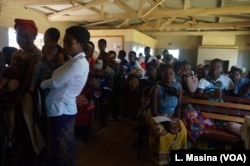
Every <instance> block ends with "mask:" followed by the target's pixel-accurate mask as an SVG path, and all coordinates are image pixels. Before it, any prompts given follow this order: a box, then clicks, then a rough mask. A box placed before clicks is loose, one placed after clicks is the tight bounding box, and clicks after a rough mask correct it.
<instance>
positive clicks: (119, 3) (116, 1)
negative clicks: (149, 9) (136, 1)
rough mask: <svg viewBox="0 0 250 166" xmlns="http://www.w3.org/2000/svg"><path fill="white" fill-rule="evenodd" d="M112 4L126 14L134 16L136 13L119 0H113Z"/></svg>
mask: <svg viewBox="0 0 250 166" xmlns="http://www.w3.org/2000/svg"><path fill="white" fill-rule="evenodd" d="M113 3H114V4H115V5H116V6H119V7H120V8H121V9H123V10H124V11H126V12H129V13H134V14H136V11H135V10H134V9H132V8H131V7H130V6H128V5H126V4H125V3H123V2H122V1H121V0H114V1H113Z"/></svg>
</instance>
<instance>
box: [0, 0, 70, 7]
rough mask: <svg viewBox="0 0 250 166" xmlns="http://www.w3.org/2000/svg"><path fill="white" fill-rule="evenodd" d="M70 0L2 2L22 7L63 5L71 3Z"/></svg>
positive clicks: (3, 5)
mask: <svg viewBox="0 0 250 166" xmlns="http://www.w3.org/2000/svg"><path fill="white" fill-rule="evenodd" d="M69 3H70V1H69V0H42V1H41V0H8V1H7V2H5V3H3V4H1V6H2V7H5V6H12V7H17V6H19V7H22V6H27V5H29V6H41V5H60V4H61V5H62V4H69Z"/></svg>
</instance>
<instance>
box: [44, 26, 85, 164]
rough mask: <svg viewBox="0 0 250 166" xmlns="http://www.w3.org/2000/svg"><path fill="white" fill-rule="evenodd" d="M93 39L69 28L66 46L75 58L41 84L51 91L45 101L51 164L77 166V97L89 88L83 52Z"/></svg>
mask: <svg viewBox="0 0 250 166" xmlns="http://www.w3.org/2000/svg"><path fill="white" fill-rule="evenodd" d="M89 39H90V34H89V32H88V30H87V29H85V28H83V27H80V26H72V27H70V28H68V29H66V32H65V36H64V39H63V47H64V49H65V51H66V53H67V54H68V55H69V56H70V57H71V59H70V60H68V61H66V62H65V63H64V64H63V65H62V66H60V67H59V68H57V69H56V70H55V71H54V72H53V74H52V76H51V78H50V79H47V80H45V81H43V82H42V83H41V88H42V89H46V88H49V89H50V92H49V94H48V96H47V98H46V101H45V102H46V108H47V117H48V125H49V126H48V129H49V132H48V133H49V134H48V136H49V137H48V154H49V156H48V157H49V160H48V162H49V163H48V165H57V166H61V165H72V166H76V150H75V138H74V123H75V118H76V113H77V107H76V96H78V95H79V94H80V92H81V90H82V89H83V87H84V86H85V83H86V81H87V77H88V73H89V64H88V61H87V59H86V57H85V56H86V55H85V53H84V52H83V48H84V47H85V46H86V45H87V44H88V42H89Z"/></svg>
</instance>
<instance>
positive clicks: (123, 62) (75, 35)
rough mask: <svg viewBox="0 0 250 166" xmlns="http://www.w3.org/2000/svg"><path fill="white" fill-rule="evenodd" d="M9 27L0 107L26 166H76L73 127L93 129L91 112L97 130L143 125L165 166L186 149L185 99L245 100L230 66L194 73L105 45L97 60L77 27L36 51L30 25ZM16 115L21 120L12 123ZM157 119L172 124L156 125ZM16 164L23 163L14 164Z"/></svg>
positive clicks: (244, 84) (246, 92)
mask: <svg viewBox="0 0 250 166" xmlns="http://www.w3.org/2000/svg"><path fill="white" fill-rule="evenodd" d="M14 28H15V30H16V39H17V43H18V44H19V47H20V48H19V49H16V48H12V47H5V48H3V49H2V53H3V55H4V57H5V58H4V60H5V62H4V63H2V60H1V63H0V65H1V69H3V70H1V73H0V76H1V79H0V93H1V103H4V104H1V107H3V108H4V110H5V111H6V113H7V137H8V142H9V145H10V146H12V148H17V149H18V151H19V152H20V153H22V152H24V151H21V150H20V149H22V147H21V145H23V144H24V143H23V142H22V141H24V140H25V145H26V146H27V147H29V148H30V149H29V150H30V151H31V152H32V153H33V155H34V156H36V157H37V158H36V159H37V160H35V161H30V163H27V164H28V165H30V164H34V163H32V162H37V161H38V160H39V159H41V158H42V161H43V162H44V164H47V165H76V162H77V161H76V150H75V126H81V125H82V126H84V125H89V127H93V126H90V125H92V124H91V120H90V119H91V116H90V115H89V114H91V111H89V112H88V115H87V114H84V113H83V111H86V110H93V109H95V110H96V111H95V112H96V115H95V118H96V119H95V121H94V123H95V125H96V124H97V123H98V124H99V127H100V128H101V127H106V126H107V125H108V121H115V120H119V119H120V118H130V119H131V120H135V119H137V121H138V123H137V125H138V124H140V125H141V124H142V123H143V125H146V126H147V127H148V128H149V134H148V135H149V145H150V146H149V147H150V150H151V151H152V152H153V153H152V154H153V156H152V158H153V160H154V161H155V163H156V164H159V165H161V164H166V163H168V161H169V153H170V151H171V150H174V149H186V148H187V147H188V145H187V142H188V135H187V130H186V127H185V124H184V123H183V122H182V120H181V114H182V110H181V101H182V96H183V95H188V94H191V93H198V94H203V95H208V96H209V97H211V98H213V100H218V101H221V100H222V95H233V96H241V97H246V98H249V96H250V79H249V77H247V76H243V74H242V70H241V69H240V68H238V67H235V66H234V67H232V68H231V70H230V71H229V72H227V71H223V70H222V69H223V61H222V60H220V59H214V60H212V61H211V63H210V64H207V65H203V64H199V65H197V66H191V65H190V63H189V62H187V61H176V59H175V58H174V57H173V55H171V54H170V53H169V52H168V50H167V49H164V50H163V51H162V54H161V55H157V56H152V55H151V54H150V52H151V48H150V47H145V49H144V55H142V54H141V55H139V54H138V55H137V53H136V52H135V51H132V50H130V51H129V52H128V54H127V52H126V51H125V50H120V51H119V52H118V54H116V52H115V51H114V50H108V51H107V50H106V49H107V41H106V40H105V39H100V40H99V41H98V49H99V56H98V57H97V58H94V56H93V54H94V50H95V45H94V43H93V42H91V41H90V33H89V32H88V30H87V29H85V28H84V27H81V26H72V27H69V28H67V29H66V30H65V34H64V37H63V47H62V46H60V45H59V44H58V41H59V38H60V32H59V30H58V29H56V28H54V27H51V28H48V29H47V30H46V32H45V35H44V46H43V47H42V50H40V49H38V48H37V47H36V45H35V44H34V40H35V38H36V35H37V33H38V28H37V27H36V24H35V22H34V21H32V20H25V19H15V25H14ZM1 57H3V56H1ZM6 64H7V65H6ZM6 66H7V67H6ZM20 113H21V114H22V117H23V121H22V120H17V119H20V116H19V115H20ZM16 114H17V115H16ZM86 116H88V118H86ZM159 116H164V117H166V118H168V119H170V121H173V122H175V123H173V124H175V125H174V126H171V125H172V123H171V124H170V125H169V124H167V123H156V121H155V117H159ZM84 121H88V122H86V123H85V122H84ZM142 121H143V122H142ZM22 122H23V123H24V125H20V124H17V123H22ZM25 126H26V128H27V131H25V130H23V128H25ZM137 127H138V126H137ZM139 128H140V127H138V128H137V129H139ZM23 132H27V133H28V134H27V135H28V136H27V137H26V135H25V134H22V133H23ZM23 137H24V138H23ZM20 142H21V143H20ZM18 162H24V161H23V160H22V159H21V158H18ZM25 162H27V160H25ZM39 162H40V161H39Z"/></svg>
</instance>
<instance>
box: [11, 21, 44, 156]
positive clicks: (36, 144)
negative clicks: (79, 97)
mask: <svg viewBox="0 0 250 166" xmlns="http://www.w3.org/2000/svg"><path fill="white" fill-rule="evenodd" d="M14 28H15V30H16V40H17V43H18V45H19V46H20V49H19V50H18V51H16V52H15V53H14V54H13V55H12V60H13V59H15V58H17V57H20V58H22V59H23V61H24V63H25V65H24V68H23V70H24V73H23V74H24V75H23V78H22V80H21V82H20V84H19V86H18V89H17V90H15V91H14V92H13V93H9V94H8V96H7V98H8V99H9V100H8V107H7V109H8V123H9V125H8V126H9V130H10V131H11V130H13V128H14V127H15V125H14V122H15V120H14V117H15V116H14V112H15V111H14V110H15V109H16V106H17V104H18V103H20V105H21V110H22V114H23V117H24V120H25V122H26V125H27V128H28V131H29V135H30V140H31V143H32V147H33V150H34V152H35V153H36V154H39V153H40V152H41V150H42V149H43V148H44V146H45V141H44V139H43V136H42V134H41V132H40V130H39V128H38V126H37V124H36V123H35V122H34V119H33V108H34V107H33V104H34V102H33V98H32V94H31V93H30V92H29V85H30V81H31V76H32V72H33V68H34V66H35V64H36V63H37V62H38V61H39V60H40V58H41V55H42V54H41V51H40V50H39V49H38V48H37V47H36V46H35V44H34V40H35V39H36V36H37V27H36V25H35V23H34V21H32V20H24V19H15V26H14ZM11 63H12V62H11ZM16 126H19V125H16ZM22 130H23V129H22ZM12 136H13V134H12V133H11V132H9V137H10V140H11V141H14V140H16V139H18V138H15V137H12ZM19 136H20V135H19Z"/></svg>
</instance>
